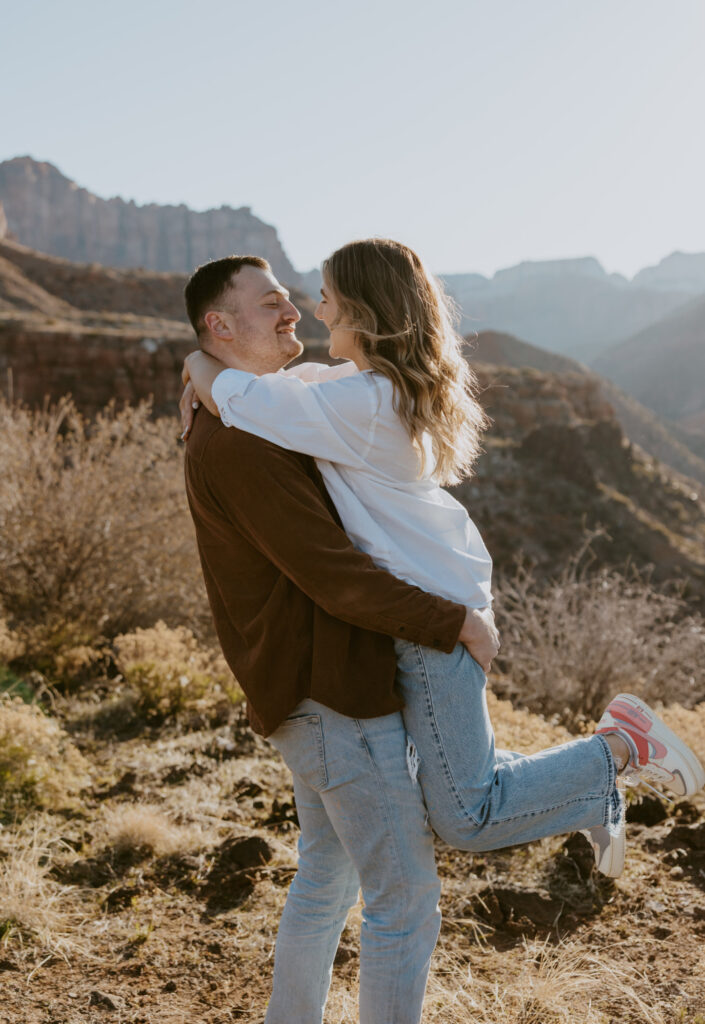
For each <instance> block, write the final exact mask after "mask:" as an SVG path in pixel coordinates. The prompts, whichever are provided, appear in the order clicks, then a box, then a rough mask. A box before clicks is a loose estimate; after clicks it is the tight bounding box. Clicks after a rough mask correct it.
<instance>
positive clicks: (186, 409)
mask: <svg viewBox="0 0 705 1024" xmlns="http://www.w3.org/2000/svg"><path fill="white" fill-rule="evenodd" d="M184 375H186V379H184ZM181 379H182V380H183V382H184V384H185V387H184V390H183V394H182V395H181V399H180V401H179V413H180V415H181V440H182V441H185V440H186V439H187V437H188V436H189V434H190V433H191V427H192V426H193V417H194V416H195V414H196V409H198V407H199V405H200V404H201V403H200V402H199V401H198V396H197V395H196V389H195V388H194V386H193V384H192V383H191V380H190V378H189V377H188V375H187V373H186V367H184V373H183V374H182V375H181Z"/></svg>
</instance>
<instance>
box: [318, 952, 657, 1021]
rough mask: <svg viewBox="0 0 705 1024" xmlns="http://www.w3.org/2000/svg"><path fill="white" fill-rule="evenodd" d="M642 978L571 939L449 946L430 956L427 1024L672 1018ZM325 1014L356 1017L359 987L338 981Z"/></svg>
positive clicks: (338, 1018) (337, 1018)
mask: <svg viewBox="0 0 705 1024" xmlns="http://www.w3.org/2000/svg"><path fill="white" fill-rule="evenodd" d="M644 981H645V979H644V978H643V977H641V976H640V974H639V972H638V969H637V968H636V967H635V966H632V965H630V964H628V963H626V964H621V965H618V964H616V963H615V962H614V961H613V960H612V959H611V958H610V957H609V955H608V953H607V951H604V952H603V953H602V954H600V953H597V954H590V953H586V952H585V951H584V950H581V949H579V948H577V947H576V946H574V945H570V944H559V945H558V946H555V945H551V944H549V943H548V942H547V941H543V942H529V941H526V940H525V941H524V944H523V945H522V946H520V947H518V948H517V949H515V950H513V951H512V953H511V954H506V953H505V954H502V953H498V952H497V951H495V950H493V949H491V948H488V947H485V948H484V949H479V950H478V949H474V950H472V951H471V952H470V953H469V955H458V953H454V952H453V951H451V950H450V949H448V948H444V949H439V950H437V951H436V953H435V954H434V957H433V962H432V967H431V974H430V976H429V982H428V988H427V992H426V999H425V1002H424V1016H423V1020H424V1024H470V1022H472V1024H611V1022H612V1021H614V1020H615V1017H614V1013H615V1011H616V1010H618V1011H619V1018H618V1019H619V1020H623V1021H634V1022H637V1021H638V1022H639V1024H667V1022H670V1021H671V1020H673V1017H672V1016H671V1015H670V1014H668V1015H665V1014H666V1013H667V1008H666V1007H664V1006H662V1005H660V1003H659V1001H658V1000H657V999H648V998H644V996H643V995H641V994H640V993H639V991H638V990H637V983H639V982H640V983H641V985H642V987H643V986H644ZM327 1019H330V1020H331V1021H333V1020H335V1021H336V1022H339V1024H354V1022H356V1021H357V1020H358V1013H357V992H356V990H355V988H354V987H350V986H349V985H346V986H341V985H340V984H335V983H334V986H333V989H332V991H331V996H330V999H329V1002H328V1006H327Z"/></svg>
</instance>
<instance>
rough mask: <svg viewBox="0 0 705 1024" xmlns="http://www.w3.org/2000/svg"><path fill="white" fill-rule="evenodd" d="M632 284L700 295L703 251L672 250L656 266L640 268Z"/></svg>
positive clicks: (704, 282) (704, 266)
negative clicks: (685, 251)
mask: <svg viewBox="0 0 705 1024" xmlns="http://www.w3.org/2000/svg"><path fill="white" fill-rule="evenodd" d="M632 284H633V285H636V286H637V287H638V288H642V287H646V288H663V289H665V290H666V291H671V290H674V289H675V290H678V291H683V292H690V293H691V294H692V295H701V294H703V293H705V253H702V252H699V253H684V252H673V253H671V255H670V256H666V257H665V259H662V260H661V262H660V263H659V264H658V265H657V266H655V267H645V268H644V270H640V271H639V273H638V274H636V276H635V277H634V279H633V280H632Z"/></svg>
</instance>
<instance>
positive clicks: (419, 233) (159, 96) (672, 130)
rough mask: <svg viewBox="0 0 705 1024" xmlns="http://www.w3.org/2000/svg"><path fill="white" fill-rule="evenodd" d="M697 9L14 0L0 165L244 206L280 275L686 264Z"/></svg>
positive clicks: (98, 189)
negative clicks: (355, 267) (389, 266)
mask: <svg viewBox="0 0 705 1024" xmlns="http://www.w3.org/2000/svg"><path fill="white" fill-rule="evenodd" d="M704 42H705V2H703V0H587V2H586V0H423V2H422V0H356V2H355V3H345V4H340V5H339V4H336V3H335V2H334V0H299V2H292V0H287V2H284V0H267V2H261V0H260V2H257V0H250V2H247V3H245V2H241V0H199V2H198V3H196V2H193V0H192V2H183V0H169V2H167V0H142V2H139V3H138V2H136V0H122V2H121V3H119V4H111V5H105V4H97V3H95V0H61V2H60V3H57V2H56V0H23V3H22V4H13V5H9V4H7V5H4V7H3V10H2V14H1V15H0V97H1V98H2V111H3V113H2V122H1V124H0V160H4V159H9V158H11V157H14V156H24V155H31V156H33V157H35V158H36V159H38V160H47V161H49V162H51V163H53V164H55V165H56V166H57V167H58V168H59V169H60V170H61V171H62V172H63V173H64V174H66V175H67V176H68V177H70V178H72V179H73V180H74V181H76V182H78V183H79V184H80V185H83V186H85V187H86V188H88V189H90V190H91V191H92V192H95V193H96V194H97V195H99V196H103V197H105V198H108V197H110V196H114V195H120V196H122V197H123V198H125V199H134V200H135V201H136V202H138V203H147V202H159V203H186V204H187V205H188V206H190V207H192V208H194V209H198V210H203V209H207V208H210V207H218V206H221V205H223V204H227V205H230V206H235V207H238V206H249V207H251V208H252V211H253V213H255V214H256V215H257V216H258V217H260V218H261V219H262V220H264V221H266V222H267V223H269V224H273V225H274V226H275V227H276V228H277V231H278V233H279V237H280V239H281V241H282V244H283V245H284V248H285V250H286V252H287V254H288V255H289V257H290V259H291V260H292V262H293V264H294V266H295V267H296V268H297V269H298V270H302V271H305V270H308V269H310V268H311V267H313V266H316V265H318V264H319V263H320V261H321V260H322V259H323V258H324V257H325V256H326V255H327V254H328V253H329V252H330V251H332V250H333V249H334V248H335V247H336V246H338V245H341V244H342V243H344V242H346V241H349V240H351V239H352V238H358V237H364V236H368V235H386V236H389V237H394V238H398V239H399V240H401V241H403V242H406V243H407V244H409V245H411V246H413V247H414V248H415V249H417V251H418V252H419V253H420V254H421V256H422V257H423V258H424V260H425V261H426V262H427V264H428V265H429V266H430V267H432V268H433V270H434V271H436V272H437V273H458V272H470V271H475V272H479V273H484V274H492V273H493V272H494V271H495V270H497V269H499V268H501V267H506V266H511V265H513V264H516V263H518V262H520V261H521V260H527V259H532V260H539V259H560V258H566V257H575V256H595V257H597V259H599V260H600V262H601V263H602V264H603V266H604V267H605V268H606V269H607V270H608V271H618V272H621V273H624V274H626V275H627V276H630V277H631V276H632V275H633V274H634V273H635V272H636V271H637V270H639V269H640V268H641V267H644V266H648V265H653V264H655V263H657V262H658V261H659V260H660V259H662V258H663V257H664V256H666V255H667V254H668V253H670V252H673V251H674V250H681V251H685V252H701V251H705V203H704V202H703V192H704V184H703V183H704V182H705V137H704V134H703V130H702V121H703V110H704V109H705V60H703V56H702V55H703V43H704Z"/></svg>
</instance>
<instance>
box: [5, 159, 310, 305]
mask: <svg viewBox="0 0 705 1024" xmlns="http://www.w3.org/2000/svg"><path fill="white" fill-rule="evenodd" d="M0 202H2V203H3V204H4V207H5V214H6V217H7V222H8V225H9V228H10V230H11V231H12V232H13V234H14V235H15V237H16V238H17V239H18V240H19V241H20V242H22V243H23V244H24V245H27V246H30V247H31V248H33V249H38V250H40V251H41V252H46V253H50V254H53V255H55V256H63V257H64V258H66V259H69V260H73V261H75V262H81V263H101V264H104V265H105V266H111V267H145V268H148V269H150V270H162V271H176V272H180V273H190V272H191V271H192V270H193V268H194V267H196V266H198V264H200V263H204V262H205V261H206V260H209V259H214V258H216V257H218V256H225V255H227V254H229V253H233V252H240V253H254V254H256V255H258V256H264V257H265V259H267V260H269V262H270V263H271V265H272V269H273V270H274V273H275V275H276V276H277V277H278V278H279V279H280V280H281V281H282V282H283V283H285V284H287V285H298V284H299V277H300V275H299V274H298V273H297V272H296V271H295V270H294V268H293V267H292V265H291V263H290V262H289V259H288V257H287V255H286V253H285V252H284V250H283V248H282V246H281V243H280V241H279V239H278V237H277V233H276V230H275V229H274V228H273V227H271V226H270V225H269V224H265V223H264V222H263V221H261V220H259V218H258V217H255V216H254V215H253V213H252V212H251V210H250V208H249V207H247V206H242V207H240V208H239V209H233V208H232V207H230V206H221V207H220V209H217V210H206V211H204V212H202V213H198V212H195V211H194V210H190V209H189V208H188V207H187V206H183V205H181V206H160V205H157V204H156V203H150V204H148V205H146V206H138V205H136V204H135V203H134V202H125V201H124V200H123V199H119V198H113V199H100V198H99V197H98V196H96V195H93V193H91V192H89V191H88V190H87V189H85V188H80V187H79V186H78V185H77V184H76V183H75V182H73V181H70V180H69V179H68V178H66V177H65V176H64V175H63V174H62V173H61V172H60V171H59V170H58V169H57V168H56V167H54V166H53V165H52V164H50V163H40V162H38V161H36V160H33V159H32V158H31V157H28V156H27V157H17V158H16V159H14V160H6V161H5V162H4V163H0Z"/></svg>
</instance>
